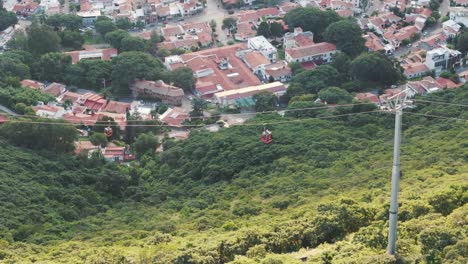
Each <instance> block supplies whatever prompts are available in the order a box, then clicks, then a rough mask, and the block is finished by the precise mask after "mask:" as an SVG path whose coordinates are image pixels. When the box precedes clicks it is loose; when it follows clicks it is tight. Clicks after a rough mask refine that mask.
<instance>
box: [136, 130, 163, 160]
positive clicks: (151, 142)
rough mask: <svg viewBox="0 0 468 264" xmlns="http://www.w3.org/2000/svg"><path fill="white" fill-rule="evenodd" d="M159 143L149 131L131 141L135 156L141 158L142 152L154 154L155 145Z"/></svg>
mask: <svg viewBox="0 0 468 264" xmlns="http://www.w3.org/2000/svg"><path fill="white" fill-rule="evenodd" d="M158 145H159V140H158V138H157V137H155V136H154V135H153V134H151V133H147V134H141V135H139V136H138V138H137V139H136V140H135V143H133V149H134V150H135V152H136V154H137V157H138V158H141V157H142V156H143V155H144V154H150V155H152V154H154V153H155V151H156V147H157V146H158Z"/></svg>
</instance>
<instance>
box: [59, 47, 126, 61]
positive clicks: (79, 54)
mask: <svg viewBox="0 0 468 264" xmlns="http://www.w3.org/2000/svg"><path fill="white" fill-rule="evenodd" d="M65 54H68V55H70V56H71V57H72V63H73V64H76V63H78V62H79V61H80V60H82V59H101V60H103V61H110V60H111V59H112V57H115V56H117V54H118V51H117V49H114V48H108V49H93V48H90V49H86V50H74V51H69V52H65Z"/></svg>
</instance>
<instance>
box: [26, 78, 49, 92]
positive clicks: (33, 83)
mask: <svg viewBox="0 0 468 264" xmlns="http://www.w3.org/2000/svg"><path fill="white" fill-rule="evenodd" d="M20 83H21V86H23V87H27V88H32V89H38V90H43V89H44V88H45V85H44V84H43V83H41V82H38V81H34V80H28V79H26V80H22V81H21V82H20Z"/></svg>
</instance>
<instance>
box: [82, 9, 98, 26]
mask: <svg viewBox="0 0 468 264" xmlns="http://www.w3.org/2000/svg"><path fill="white" fill-rule="evenodd" d="M76 15H77V16H79V17H81V18H82V19H83V25H85V26H90V25H93V24H94V23H96V20H97V18H98V17H99V16H101V11H99V10H89V11H80V12H76Z"/></svg>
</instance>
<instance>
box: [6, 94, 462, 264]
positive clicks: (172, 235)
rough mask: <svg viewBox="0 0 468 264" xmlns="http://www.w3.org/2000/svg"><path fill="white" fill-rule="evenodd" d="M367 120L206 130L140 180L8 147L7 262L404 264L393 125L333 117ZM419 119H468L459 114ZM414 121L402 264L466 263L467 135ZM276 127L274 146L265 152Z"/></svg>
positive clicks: (454, 97) (137, 173)
mask: <svg viewBox="0 0 468 264" xmlns="http://www.w3.org/2000/svg"><path fill="white" fill-rule="evenodd" d="M467 98H468V87H467V86H465V87H464V88H459V89H457V90H452V91H446V92H443V93H439V94H433V95H430V96H427V97H424V98H422V99H424V100H433V101H442V102H452V103H458V104H465V105H468V101H467ZM364 110H366V109H364ZM364 110H363V109H357V108H349V109H348V108H345V107H340V108H338V109H334V110H329V111H327V112H325V111H323V109H321V110H320V114H318V115H312V114H308V115H291V116H287V117H281V116H279V115H262V116H258V117H256V118H254V119H253V120H251V121H249V124H250V125H248V126H235V127H232V128H229V129H225V130H223V131H221V132H218V133H209V132H206V131H193V132H192V135H191V138H190V139H189V140H188V141H185V142H173V141H170V140H165V141H164V142H163V144H164V148H165V152H163V153H161V154H152V153H146V154H144V155H143V157H141V160H140V163H138V164H134V165H133V166H131V167H127V166H120V167H119V166H117V165H115V164H109V163H104V161H103V160H102V159H100V158H99V157H93V158H91V159H87V158H85V157H72V156H66V155H62V156H60V157H59V156H54V155H53V154H50V153H48V152H37V151H36V152H33V151H31V150H28V149H20V148H17V147H12V146H9V145H8V144H7V143H6V142H5V141H1V145H2V148H1V149H0V157H1V158H0V179H1V181H0V182H1V185H0V194H1V197H0V199H1V201H2V203H0V215H1V218H0V245H2V246H1V250H0V262H4V263H18V262H24V263H31V262H35V263H226V262H230V261H232V263H300V262H299V261H298V260H297V259H296V256H297V254H299V253H294V254H290V253H291V252H297V251H301V252H302V253H307V254H310V257H309V260H308V263H360V264H361V263H394V261H395V259H393V258H391V257H389V256H387V255H386V254H385V247H386V239H387V238H386V236H387V234H386V232H387V222H386V221H387V218H388V197H389V193H390V190H389V189H390V188H389V187H390V174H391V166H392V144H393V117H392V116H391V115H389V114H384V113H367V114H358V115H349V116H340V117H337V116H330V115H331V114H332V115H333V114H335V115H336V114H343V113H352V112H360V111H364ZM312 111H314V110H308V111H307V112H312ZM408 111H409V112H413V113H415V114H429V115H441V116H442V115H443V116H447V117H453V118H459V119H465V120H466V119H468V116H467V112H466V109H465V108H463V107H460V106H456V105H442V104H431V103H424V102H420V103H418V107H417V108H416V109H413V110H408ZM297 112H299V111H297ZM296 116H298V117H299V116H303V117H305V118H302V119H301V118H296ZM313 116H321V117H324V116H328V119H324V120H319V119H310V118H308V117H313ZM403 120H404V141H403V149H402V172H403V176H402V182H401V196H400V197H401V199H400V201H401V207H400V211H399V216H400V220H401V221H400V226H399V240H398V249H397V250H398V253H399V255H398V257H397V259H398V261H399V262H398V263H416V262H417V263H454V264H455V263H466V259H467V255H466V245H467V242H468V241H467V238H466V231H467V230H466V226H467V225H466V224H467V223H466V216H467V214H468V207H467V205H466V202H467V199H468V197H467V195H466V193H467V188H468V186H467V184H466V182H467V179H468V174H467V171H468V163H467V159H468V152H467V149H468V148H467V142H468V134H467V133H466V131H467V123H466V121H457V120H455V119H440V118H430V117H426V116H419V115H413V114H410V113H408V114H405V115H404V118H403ZM265 122H269V123H273V124H272V125H269V129H271V130H272V131H273V133H274V143H272V144H271V145H264V144H263V143H261V141H260V140H259V135H260V132H261V130H262V129H263V123H265ZM0 130H1V128H0ZM305 248H315V249H314V250H312V251H305ZM302 253H300V254H302Z"/></svg>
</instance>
